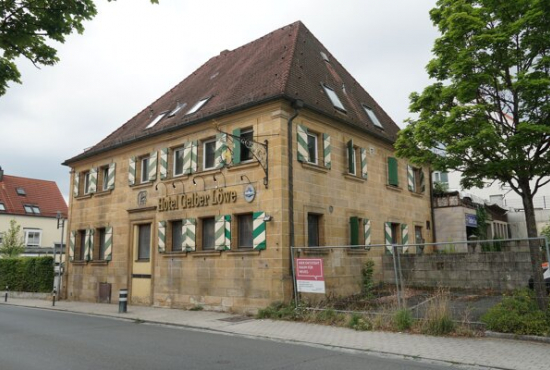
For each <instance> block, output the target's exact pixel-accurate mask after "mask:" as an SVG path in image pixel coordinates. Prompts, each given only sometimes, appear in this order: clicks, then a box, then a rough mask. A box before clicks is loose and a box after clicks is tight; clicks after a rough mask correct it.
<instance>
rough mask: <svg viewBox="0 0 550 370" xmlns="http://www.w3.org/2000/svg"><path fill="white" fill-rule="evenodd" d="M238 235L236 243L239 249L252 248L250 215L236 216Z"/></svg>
mask: <svg viewBox="0 0 550 370" xmlns="http://www.w3.org/2000/svg"><path fill="white" fill-rule="evenodd" d="M237 227H238V235H237V238H238V240H237V242H238V247H239V248H252V247H253V236H252V230H253V225H252V213H247V214H244V215H238V216H237Z"/></svg>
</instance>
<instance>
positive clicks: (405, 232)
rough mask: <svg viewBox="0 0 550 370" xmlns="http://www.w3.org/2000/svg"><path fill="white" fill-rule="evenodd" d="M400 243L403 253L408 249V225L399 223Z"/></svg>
mask: <svg viewBox="0 0 550 370" xmlns="http://www.w3.org/2000/svg"><path fill="white" fill-rule="evenodd" d="M401 244H402V245H403V253H406V252H407V251H408V250H409V226H408V225H407V224H401Z"/></svg>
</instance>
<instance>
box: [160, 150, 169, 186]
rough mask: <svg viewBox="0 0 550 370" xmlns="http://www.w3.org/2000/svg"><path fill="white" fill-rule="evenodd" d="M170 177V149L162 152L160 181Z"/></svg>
mask: <svg viewBox="0 0 550 370" xmlns="http://www.w3.org/2000/svg"><path fill="white" fill-rule="evenodd" d="M167 177H168V148H163V149H161V150H160V179H161V180H166V178H167Z"/></svg>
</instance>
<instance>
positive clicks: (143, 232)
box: [130, 223, 153, 305]
mask: <svg viewBox="0 0 550 370" xmlns="http://www.w3.org/2000/svg"><path fill="white" fill-rule="evenodd" d="M151 229H152V228H151V223H147V224H139V225H134V230H133V232H134V238H133V241H134V242H133V244H134V246H133V252H134V254H133V257H132V289H131V290H130V301H131V303H134V304H141V305H150V304H151V303H152V297H151V296H152V289H151V281H152V280H151V276H152V266H153V265H152V262H151V247H152V246H151Z"/></svg>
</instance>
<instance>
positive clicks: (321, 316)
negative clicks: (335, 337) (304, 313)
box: [315, 308, 345, 325]
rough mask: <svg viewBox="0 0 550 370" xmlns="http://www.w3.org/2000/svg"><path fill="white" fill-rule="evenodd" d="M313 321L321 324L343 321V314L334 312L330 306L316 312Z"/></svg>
mask: <svg viewBox="0 0 550 370" xmlns="http://www.w3.org/2000/svg"><path fill="white" fill-rule="evenodd" d="M315 321H316V322H319V323H323V324H329V325H333V324H338V323H340V322H343V321H345V315H343V314H341V313H338V312H336V311H335V310H333V309H332V308H328V309H326V310H322V311H319V312H317V314H316V315H315Z"/></svg>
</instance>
